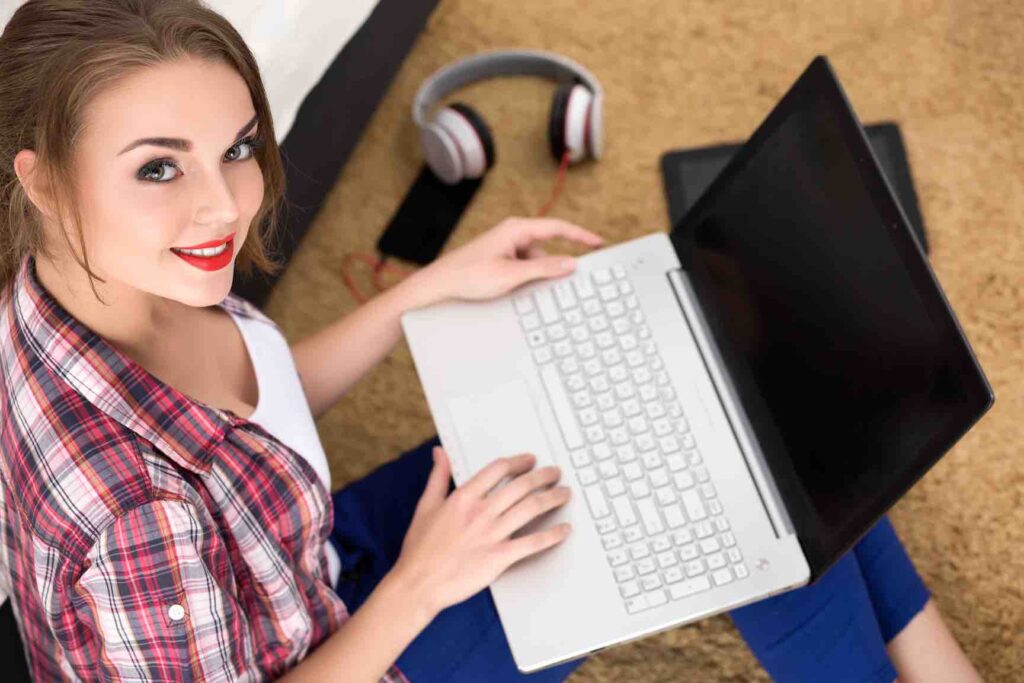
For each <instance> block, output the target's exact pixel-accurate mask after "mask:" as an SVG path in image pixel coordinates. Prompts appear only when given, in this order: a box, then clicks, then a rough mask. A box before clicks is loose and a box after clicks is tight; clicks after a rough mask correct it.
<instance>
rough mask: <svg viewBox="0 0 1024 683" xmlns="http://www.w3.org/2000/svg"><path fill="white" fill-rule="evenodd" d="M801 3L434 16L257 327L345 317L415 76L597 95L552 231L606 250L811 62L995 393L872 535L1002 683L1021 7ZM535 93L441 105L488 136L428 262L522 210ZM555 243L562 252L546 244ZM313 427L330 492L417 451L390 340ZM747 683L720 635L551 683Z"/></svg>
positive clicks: (661, 647) (419, 398)
mask: <svg viewBox="0 0 1024 683" xmlns="http://www.w3.org/2000/svg"><path fill="white" fill-rule="evenodd" d="M803 5H804V6H802V7H800V6H798V3H793V2H787V3H777V2H760V1H756V2H755V1H748V2H712V1H705V2H661V1H657V0H630V1H629V2H626V1H624V0H577V1H576V2H571V1H569V0H520V1H518V2H508V1H507V0H445V1H443V2H442V3H441V6H440V7H439V8H438V10H437V11H436V12H435V14H434V15H433V16H432V18H431V20H430V22H429V25H428V26H427V29H426V31H425V32H424V33H423V35H422V36H421V37H420V38H419V40H418V42H417V43H416V45H415V46H414V48H413V50H412V52H411V53H410V55H409V57H408V59H407V60H406V62H405V64H404V65H403V67H402V69H401V71H400V72H399V73H398V76H397V78H396V79H395V81H394V82H393V84H392V85H391V88H390V90H389V92H388V93H387V95H386V97H385V98H384V100H383V102H382V103H381V106H380V108H379V109H378V111H377V112H376V114H375V115H374V117H373V119H372V121H371V123H370V125H369V127H368V129H367V131H366V133H365V136H364V138H363V139H362V140H361V142H360V143H359V145H358V146H357V147H356V149H355V151H354V153H353V155H352V157H351V159H350V161H349V162H348V164H347V166H346V167H345V169H344V171H343V174H342V176H341V177H340V178H339V181H338V183H337V185H336V187H335V188H334V190H333V192H332V193H331V195H330V196H329V198H328V201H327V202H326V205H325V206H324V209H323V211H322V212H321V214H320V216H319V217H318V219H317V222H316V224H315V225H314V226H313V228H312V229H311V231H310V233H309V235H308V237H307V238H306V240H305V242H304V244H303V245H302V248H301V249H300V250H299V252H298V254H297V255H296V256H295V258H294V261H293V262H292V264H291V267H290V269H289V270H288V271H287V272H286V274H285V276H284V278H283V281H282V282H281V284H280V286H279V287H278V288H277V289H276V291H275V292H274V295H273V296H272V298H271V300H270V302H269V304H268V307H267V310H268V313H269V314H270V315H271V316H272V317H273V318H274V319H275V320H277V321H278V322H279V323H280V324H281V326H282V327H283V328H284V330H285V332H286V334H287V335H288V337H289V339H290V340H291V341H293V342H294V341H297V340H299V339H301V338H302V337H304V336H305V335H307V334H310V333H312V332H313V331H315V330H317V329H318V328H320V327H321V326H323V325H325V324H327V323H328V322H330V321H332V320H334V319H336V318H338V317H339V316H343V315H345V314H346V313H347V312H349V311H351V310H352V309H353V307H354V306H355V301H354V300H353V299H352V298H351V296H350V295H349V293H348V292H347V291H346V289H345V288H344V286H343V283H342V281H341V278H340V276H339V274H338V273H339V270H338V264H339V262H340V261H341V258H342V255H343V254H345V253H347V252H349V251H368V250H371V249H372V248H373V246H374V244H375V242H376V239H377V237H378V235H379V234H380V232H381V231H382V230H383V227H384V226H385V224H386V223H387V220H388V218H389V217H390V216H391V214H392V212H393V211H394V209H395V207H396V206H397V204H398V202H399V201H400V200H401V198H402V197H403V195H404V193H405V191H406V189H407V188H408V187H409V185H410V183H411V182H412V180H413V179H414V177H415V176H416V175H417V174H418V172H419V169H420V164H421V155H420V150H419V147H418V145H417V135H416V131H415V129H414V126H413V125H412V123H411V121H410V118H409V106H410V103H411V100H412V97H413V94H414V93H415V91H416V89H417V87H418V86H419V84H420V82H421V81H422V79H424V78H425V77H426V76H427V75H429V74H430V73H432V72H433V71H434V70H435V69H437V68H440V67H441V66H443V65H444V64H446V63H448V62H449V61H451V60H453V59H456V58H459V57H462V56H464V55H467V54H471V53H474V52H477V51H481V50H487V49H495V48H504V47H533V48H543V49H550V50H555V51H559V52H562V53H564V54H566V55H568V56H570V57H572V58H574V59H577V60H579V61H580V62H582V63H583V64H585V65H587V66H588V67H589V68H590V69H591V70H593V71H594V72H595V73H596V74H597V75H598V77H599V78H600V79H601V80H602V82H603V83H604V86H605V89H606V91H607V98H606V105H605V106H606V108H605V112H606V113H605V118H606V126H605V131H606V133H605V138H606V140H607V143H606V155H605V158H604V159H602V160H601V161H600V162H597V163H588V164H586V165H584V166H580V167H576V168H573V169H572V170H571V171H570V174H569V177H568V180H567V182H566V185H565V190H564V194H563V196H562V198H561V199H560V200H559V202H558V204H557V205H556V207H555V209H554V210H553V212H552V215H556V216H559V217H562V218H565V219H568V220H571V221H574V222H577V223H579V224H581V225H584V226H586V227H588V228H590V229H592V230H595V231H597V232H599V233H601V234H602V235H604V236H605V237H606V238H608V240H609V241H619V240H625V239H628V238H631V237H636V236H639V235H642V234H644V233H647V232H650V231H654V230H662V231H663V230H666V229H667V227H668V226H667V218H666V207H665V200H664V198H663V196H662V189H661V179H660V176H659V172H658V157H659V155H660V154H661V153H662V152H663V151H664V150H667V149H671V148H679V147H687V146H693V145H702V144H709V143H714V142H719V141H726V140H734V139H743V138H745V137H746V136H748V135H749V134H750V132H751V131H752V130H753V129H754V127H755V126H756V125H757V124H758V123H759V122H760V121H761V119H762V117H763V116H764V115H765V114H766V113H767V112H768V110H769V109H770V108H771V107H772V106H773V104H774V103H775V102H776V101H777V99H778V97H779V96H780V95H781V94H782V93H783V92H784V91H785V89H786V88H788V87H789V85H790V84H791V83H792V82H793V80H794V79H795V78H796V77H797V75H798V74H799V73H800V72H801V71H802V70H803V68H804V67H805V66H806V65H807V64H808V62H809V61H810V60H811V58H812V57H813V56H814V55H815V54H817V53H825V54H827V55H828V56H829V57H830V59H831V60H832V63H833V66H834V67H835V69H836V71H837V73H838V74H839V77H840V79H841V80H842V82H843V84H844V86H845V87H846V89H847V92H848V94H849V96H850V98H851V100H852V101H853V104H854V106H855V108H856V109H857V112H858V114H859V115H860V117H861V119H862V120H863V121H865V122H867V123H871V122H874V121H881V120H886V119H892V120H896V121H898V122H899V124H900V126H901V128H902V132H903V135H904V139H905V142H906V144H907V147H908V152H909V155H910V162H911V166H912V169H913V174H914V178H915V182H916V186H917V190H918V193H919V195H920V199H921V203H922V211H923V213H924V217H925V223H926V226H927V229H928V232H929V239H930V241H931V244H932V249H933V252H932V263H933V265H934V268H935V270H936V272H937V274H938V277H939V279H940V281H941V283H942V285H943V287H944V288H945V291H946V294H947V296H948V297H949V299H950V301H951V302H952V305H953V307H954V308H955V310H956V311H957V313H958V315H959V317H960V321H961V323H962V324H963V326H964V327H965V329H966V332H967V334H968V336H969V338H970V340H971V342H972V344H973V345H974V349H975V351H976V352H977V354H978V355H979V357H980V361H981V363H982V366H983V367H984V368H985V370H986V372H987V374H988V377H989V379H990V380H991V382H992V384H993V386H994V388H995V392H996V397H997V398H996V405H995V407H994V408H993V409H992V411H991V412H990V413H989V414H988V415H987V416H986V417H985V418H983V420H982V421H981V422H980V423H979V424H978V425H977V426H976V427H975V428H974V429H973V430H972V431H971V432H970V433H969V434H968V435H967V436H966V437H965V438H964V439H963V440H962V441H961V442H960V443H959V444H958V445H957V446H956V447H955V448H954V449H953V450H952V451H951V452H950V453H949V454H948V455H947V456H946V457H945V458H944V459H943V460H942V461H941V462H940V463H939V464H938V465H937V466H936V467H935V468H934V469H933V470H932V471H931V472H930V473H929V474H928V475H927V476H925V478H924V479H923V480H922V481H921V482H919V483H918V484H917V485H916V486H915V487H914V488H913V489H912V490H911V491H910V493H909V494H908V495H907V496H906V498H905V499H904V500H902V501H901V502H900V503H899V504H898V505H897V506H896V508H895V509H894V511H893V512H892V518H893V521H894V523H895V525H896V527H897V529H898V531H899V532H900V534H901V536H902V538H903V539H904V541H905V543H906V546H907V548H908V550H909V552H910V554H911V556H912V557H913V559H914V560H915V562H916V564H917V566H918V568H919V570H920V572H921V573H922V575H923V576H924V578H925V580H926V581H927V583H928V585H929V586H930V587H931V589H932V590H933V591H934V593H935V596H936V599H937V601H938V604H939V606H940V608H941V610H942V612H943V613H944V615H945V617H946V619H947V620H948V622H949V624H950V626H951V628H952V630H953V632H954V634H955V635H956V637H957V639H958V640H959V641H960V642H961V643H962V645H963V647H964V648H965V650H966V651H967V653H968V655H969V656H970V657H971V659H972V660H973V661H974V662H975V663H976V666H977V667H978V668H979V669H980V671H981V672H982V674H983V676H984V677H985V678H986V680H990V681H1010V680H1024V460H1022V459H1021V457H1020V449H1021V444H1022V443H1024V438H1022V437H1024V433H1022V423H1024V410H1022V407H1024V405H1022V404H1024V400H1022V399H1024V396H1022V384H1021V381H1022V379H1024V353H1022V337H1024V312H1022V307H1021V299H1022V296H1021V294H1022V280H1021V273H1022V271H1024V268H1022V266H1024V258H1022V257H1024V234H1022V232H1021V230H1020V228H1019V219H1020V216H1022V215H1024V172H1022V168H1024V133H1022V132H1021V131H1022V129H1024V39H1022V36H1024V5H1022V4H1021V3H1019V2H1015V1H1012V0H1007V1H1005V2H1002V3H999V2H993V1H991V0H989V1H986V2H959V1H956V0H947V1H946V2H938V1H927V0H920V1H915V2H905V3H899V2H891V1H889V0H884V1H881V0H880V1H876V2H843V1H840V0H829V1H825V2H815V3H810V2H808V3H803ZM770 6H771V7H775V6H779V7H781V9H776V10H772V9H769V7H770ZM552 89H553V86H552V85H551V84H550V83H548V82H546V81H543V80H540V79H533V78H529V77H526V78H516V79H503V80H492V81H489V82H485V83H481V84H476V85H474V86H470V87H468V88H466V89H465V90H464V91H462V92H461V93H459V97H460V98H464V99H465V100H466V101H468V102H470V103H472V104H473V105H474V106H475V107H477V108H478V110H479V111H481V112H482V113H483V115H484V116H485V117H486V119H487V120H488V122H489V123H490V124H491V126H492V129H493V130H494V132H495V136H496V140H497V148H498V159H499V161H498V164H497V166H496V167H495V169H494V170H493V171H492V172H491V175H490V177H489V178H488V180H487V182H486V183H485V186H484V190H483V191H482V193H481V194H480V195H478V197H477V199H476V201H475V203H474V204H473V205H472V206H471V207H470V209H469V210H468V212H467V213H466V215H465V216H464V218H463V221H462V223H461V224H460V226H459V228H458V230H457V232H456V233H455V234H454V235H453V237H452V239H451V241H450V242H449V247H451V246H455V245H458V244H461V243H464V242H465V241H466V240H468V239H470V238H471V237H473V236H475V235H477V234H479V233H481V232H482V231H484V230H486V229H488V228H489V227H491V226H492V225H494V224H495V223H496V222H498V221H499V220H501V219H502V218H504V217H505V216H508V215H531V214H533V213H534V212H535V211H536V210H537V208H538V207H539V206H541V205H542V204H543V202H544V201H546V199H547V197H548V193H549V191H550V187H551V182H552V178H553V175H554V169H555V167H554V162H553V161H552V160H551V159H550V158H549V155H548V152H547V141H546V116H547V113H548V106H549V102H550V97H551V93H552ZM560 246H561V248H563V249H565V250H567V251H574V252H577V251H578V250H576V249H575V248H567V247H566V245H565V244H561V245H559V244H558V243H552V244H550V245H549V247H550V249H551V250H557V249H558V248H559V247H560ZM362 283H363V284H362V286H363V289H364V291H370V290H369V283H368V281H367V280H363V281H362ZM344 353H345V349H338V354H339V357H341V356H343V355H344ZM319 428H320V433H321V436H322V439H323V442H324V446H325V449H326V450H327V453H328V457H329V458H330V463H331V471H332V476H333V478H334V486H335V487H340V486H342V485H343V484H344V483H346V482H348V481H351V480H352V479H354V478H357V477H359V476H361V475H363V474H365V473H367V472H368V471H370V470H371V469H372V468H373V467H375V466H376V465H377V464H379V463H381V462H384V461H385V460H387V459H390V458H392V457H394V456H395V455H396V454H398V453H400V452H401V451H403V450H405V449H408V448H410V447H412V446H413V445H415V444H417V443H419V442H420V441H422V440H423V439H425V438H427V437H429V436H431V435H433V434H434V427H433V423H432V421H431V418H430V414H429V411H428V409H427V405H426V402H425V399H424V397H423V393H422V390H421V388H420V385H419V382H418V380H417V377H416V374H415V371H414V368H413V365H412V361H411V358H410V355H409V351H408V347H407V346H406V345H405V342H404V341H402V342H401V343H400V344H399V345H398V346H397V347H396V349H395V351H394V353H393V354H391V356H390V357H388V359H387V360H386V361H385V362H384V363H382V364H381V365H380V366H379V367H377V368H375V369H374V370H372V371H371V372H370V373H369V374H368V375H367V376H366V377H365V379H364V380H363V381H362V382H361V383H360V384H359V385H358V386H356V387H355V388H354V389H353V390H352V391H351V392H350V393H349V394H348V395H346V396H345V397H344V398H343V399H342V400H341V401H340V402H339V404H338V405H337V406H336V407H335V408H334V409H333V410H332V411H331V412H330V413H328V414H327V415H326V416H324V417H323V418H322V419H321V420H320V422H319ZM766 679H767V676H766V674H765V673H764V671H763V670H762V669H761V668H760V666H759V665H758V663H757V661H756V660H755V659H754V657H753V655H752V654H751V653H750V651H749V650H748V649H747V648H746V646H745V645H744V643H743V641H742V640H741V639H740V637H739V636H738V634H737V633H736V631H735V630H734V628H733V627H732V624H731V622H730V621H729V619H728V618H727V617H725V616H719V617H715V618H711V619H708V620H705V621H704V622H702V623H699V624H696V625H691V626H689V627H683V628H678V629H674V630H672V631H670V632H667V633H663V634H659V635H657V636H653V637H650V638H647V639H644V640H642V641H640V642H637V643H632V644H628V645H624V646H620V647H617V648H613V649H611V650H608V651H605V652H602V653H600V654H598V655H595V656H594V657H592V658H591V659H590V660H589V661H588V662H587V663H586V664H584V666H583V667H582V668H581V669H580V670H579V671H578V672H577V673H575V674H574V675H573V677H572V680H575V681H623V680H625V681H670V680H672V681H675V680H701V681H705V680H706V681H718V680H742V681H746V680H766Z"/></svg>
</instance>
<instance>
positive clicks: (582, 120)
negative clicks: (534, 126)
mask: <svg viewBox="0 0 1024 683" xmlns="http://www.w3.org/2000/svg"><path fill="white" fill-rule="evenodd" d="M593 103H594V95H593V93H591V92H590V90H589V89H587V88H586V86H584V85H582V84H580V83H567V84H565V85H564V86H562V87H559V89H558V91H557V92H556V93H555V100H554V102H553V103H552V105H551V120H550V123H549V128H548V130H549V136H550V137H551V151H552V154H554V155H555V157H556V158H557V159H558V160H559V161H561V159H562V154H563V153H564V152H565V150H569V161H570V162H571V163H576V162H579V161H582V160H583V159H584V158H585V157H587V156H588V154H589V153H590V150H591V147H590V115H591V110H590V109H591V105H593ZM556 150H557V151H556Z"/></svg>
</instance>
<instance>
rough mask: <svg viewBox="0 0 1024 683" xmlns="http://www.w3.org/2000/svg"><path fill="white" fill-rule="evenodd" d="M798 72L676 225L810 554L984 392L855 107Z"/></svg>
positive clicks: (971, 412) (932, 456)
mask: <svg viewBox="0 0 1024 683" xmlns="http://www.w3.org/2000/svg"><path fill="white" fill-rule="evenodd" d="M837 87H838V86H833V88H837ZM804 90H805V92H804V93H803V94H802V95H801V96H800V97H799V99H797V97H796V95H794V96H793V97H792V98H790V102H789V105H788V106H787V107H785V110H786V113H785V115H784V116H777V117H776V119H774V120H772V119H769V121H771V122H772V125H771V126H770V130H767V129H766V130H765V131H764V132H762V133H761V137H760V144H759V145H756V146H752V145H749V144H748V149H747V150H745V151H746V152H747V153H746V154H741V155H738V156H740V157H741V160H740V163H739V164H738V165H735V166H734V167H730V168H728V169H727V171H729V172H730V177H729V179H728V182H722V183H718V184H717V186H713V187H712V188H710V189H709V192H708V194H709V195H711V196H709V197H705V198H703V201H702V202H700V203H698V204H697V205H696V206H695V207H694V210H693V211H692V212H691V215H688V216H687V218H686V219H685V220H684V221H683V222H682V223H681V224H680V226H678V227H677V230H682V231H685V233H686V234H685V235H676V234H674V235H673V241H675V242H676V243H677V246H678V245H679V244H684V243H685V245H686V256H685V258H684V260H683V262H684V268H685V269H686V270H687V271H688V273H689V276H690V280H691V283H692V286H693V288H694V290H695V292H696V294H697V297H698V301H699V302H700V305H701V307H702V309H703V311H704V313H705V315H706V316H707V317H708V319H709V324H710V325H711V327H712V330H713V332H714V336H715V338H716V340H717V343H718V345H719V348H720V350H721V352H722V355H723V357H724V359H725V361H726V365H727V368H728V370H729V373H730V375H731V376H732V378H733V379H734V381H735V382H736V384H737V386H738V388H739V391H740V394H741V396H742V397H743V403H744V406H745V408H746V412H747V413H748V416H749V417H750V418H751V422H752V424H753V426H754V429H755V432H756V433H757V436H758V440H759V442H760V444H761V446H762V448H763V449H764V450H765V455H766V458H767V459H768V460H769V463H770V464H771V465H772V469H773V472H774V473H775V476H776V478H777V479H779V478H781V479H784V480H785V481H780V482H779V483H780V488H781V489H783V495H784V496H785V497H786V498H787V509H788V510H789V511H790V513H791V515H792V516H793V517H794V522H795V524H796V525H797V527H798V532H799V533H800V534H801V540H802V542H805V543H806V546H805V551H806V550H807V546H809V547H810V548H811V549H812V551H811V552H810V553H809V555H815V557H813V558H812V559H813V563H816V564H818V565H819V568H821V566H823V565H827V564H831V562H832V561H834V560H835V559H836V557H837V556H838V554H840V553H841V552H843V551H845V550H846V549H847V548H848V547H850V545H852V544H853V543H854V542H855V541H856V539H857V538H859V537H860V536H861V535H862V534H863V532H864V531H866V530H867V528H868V527H869V525H870V523H872V522H873V521H874V520H875V519H877V517H878V516H879V515H881V514H882V513H883V512H884V511H885V510H886V509H888V507H889V506H890V505H891V504H892V503H893V502H895V500H896V499H897V498H898V497H899V495H902V493H903V492H904V491H905V490H906V489H907V488H909V487H910V485H911V484H912V483H913V482H914V481H916V479H917V478H919V477H920V476H921V475H922V474H923V473H924V471H925V470H927V468H928V467H929V466H930V465H931V464H932V463H933V462H934V461H935V460H937V459H938V457H939V456H940V455H941V454H942V452H944V451H945V450H946V449H948V447H949V446H950V445H952V443H953V442H954V441H955V440H956V439H957V438H959V435H960V434H961V433H962V432H963V431H964V430H966V428H967V427H968V426H969V424H970V423H973V421H974V420H976V419H977V417H978V416H980V414H981V413H982V412H984V408H986V407H987V405H988V402H989V400H990V399H989V396H988V389H987V385H985V383H984V379H983V377H982V376H981V375H980V372H979V371H978V369H977V368H976V367H975V364H974V362H973V356H972V355H971V353H970V351H969V348H968V347H967V345H966V342H964V341H963V340H962V337H961V335H960V333H959V330H958V328H957V326H956V323H955V320H954V319H953V318H952V316H951V314H950V312H949V310H948V307H947V306H946V305H945V303H944V301H943V299H942V296H941V292H939V290H938V287H937V285H936V284H935V283H934V280H933V278H931V277H930V276H929V274H928V270H927V268H928V266H927V264H926V263H925V261H924V257H923V255H922V254H921V252H920V250H919V249H918V248H917V246H916V245H915V244H914V243H913V242H912V238H911V236H910V232H909V229H908V227H907V226H906V224H905V221H903V220H902V218H901V217H900V216H899V215H898V213H897V212H896V209H895V205H894V203H893V202H892V200H891V196H890V197H889V198H888V199H886V198H885V196H884V195H886V194H887V190H886V188H885V186H884V181H882V180H881V176H880V174H878V172H877V167H876V166H874V165H873V161H872V160H871V159H869V158H867V157H866V155H867V154H868V152H867V145H866V144H865V143H864V141H863V140H859V139H856V138H853V142H851V136H850V131H851V130H852V129H851V128H849V127H844V125H843V122H848V123H849V125H854V121H855V119H853V118H851V117H852V112H847V111H844V109H843V108H844V107H845V106H847V105H845V104H844V102H843V100H842V99H841V98H839V97H838V96H837V92H838V91H837V92H835V93H832V94H831V95H830V93H829V91H828V90H827V89H823V88H816V89H812V88H805V89H804ZM780 107H781V105H780ZM759 130H760V129H759ZM865 169H867V170H865ZM880 194H881V195H883V196H882V203H879V195H880ZM887 213H888V214H889V215H886V214H887ZM982 404H984V405H982ZM793 500H796V501H797V502H796V503H794V504H790V502H791V501H793Z"/></svg>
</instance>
